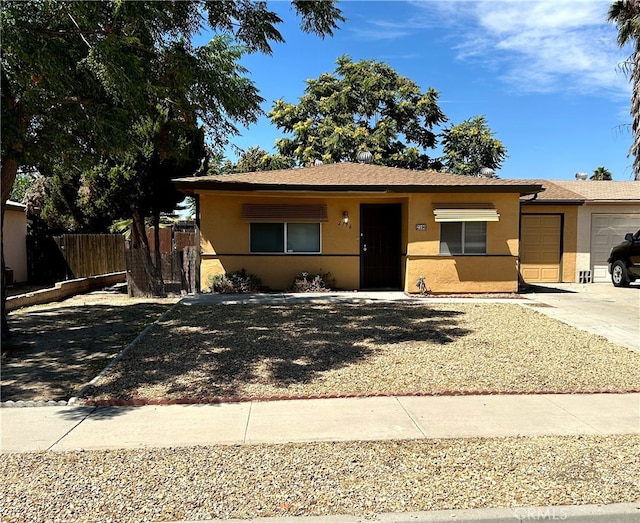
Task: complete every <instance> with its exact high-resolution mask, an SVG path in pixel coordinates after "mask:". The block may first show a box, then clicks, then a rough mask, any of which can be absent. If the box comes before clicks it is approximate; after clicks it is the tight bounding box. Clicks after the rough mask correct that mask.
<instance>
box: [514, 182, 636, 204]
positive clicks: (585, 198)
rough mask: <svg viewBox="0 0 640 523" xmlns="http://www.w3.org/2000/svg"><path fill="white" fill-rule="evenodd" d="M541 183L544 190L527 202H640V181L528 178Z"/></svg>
mask: <svg viewBox="0 0 640 523" xmlns="http://www.w3.org/2000/svg"><path fill="white" fill-rule="evenodd" d="M528 181H529V182H537V183H541V184H542V186H543V191H542V192H540V193H538V194H537V195H535V196H534V197H533V198H531V199H529V198H527V199H526V201H527V202H536V203H541V204H544V203H565V204H575V205H581V204H583V203H596V202H598V203H608V202H612V203H615V202H618V203H623V202H624V203H636V202H639V203H640V182H637V181H636V182H615V181H604V180H589V181H587V180H584V181H582V180H581V181H577V180H576V181H564V180H528Z"/></svg>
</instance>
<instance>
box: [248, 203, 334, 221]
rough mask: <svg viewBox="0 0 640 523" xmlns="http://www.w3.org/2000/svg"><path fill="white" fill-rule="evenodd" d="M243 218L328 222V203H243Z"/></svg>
mask: <svg viewBox="0 0 640 523" xmlns="http://www.w3.org/2000/svg"><path fill="white" fill-rule="evenodd" d="M242 219H243V220H273V221H282V222H291V221H296V222H326V221H328V220H329V218H328V215H327V206H326V205H296V204H254V203H245V204H243V205H242Z"/></svg>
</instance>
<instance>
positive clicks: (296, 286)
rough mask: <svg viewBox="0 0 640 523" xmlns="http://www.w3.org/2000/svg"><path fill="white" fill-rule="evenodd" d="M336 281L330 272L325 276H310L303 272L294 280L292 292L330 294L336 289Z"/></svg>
mask: <svg viewBox="0 0 640 523" xmlns="http://www.w3.org/2000/svg"><path fill="white" fill-rule="evenodd" d="M335 284H336V281H335V279H334V278H332V276H331V273H330V272H326V273H324V274H310V273H308V272H301V273H300V274H298V275H297V276H296V277H295V279H294V280H293V284H292V285H291V291H292V292H329V291H330V290H331V289H332V288H333V287H335Z"/></svg>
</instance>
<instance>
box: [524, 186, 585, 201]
mask: <svg viewBox="0 0 640 523" xmlns="http://www.w3.org/2000/svg"><path fill="white" fill-rule="evenodd" d="M527 181H528V182H531V183H539V184H541V185H542V189H543V190H542V192H539V193H538V194H536V195H534V196H532V197H531V196H527V197H526V198H523V201H530V202H539V203H552V202H553V203H555V202H562V203H573V204H576V205H581V204H582V203H583V202H584V197H583V196H581V195H579V194H577V193H575V192H573V191H571V190H569V189H565V188H564V187H562V186H561V185H558V184H557V183H555V182H551V181H550V180H527Z"/></svg>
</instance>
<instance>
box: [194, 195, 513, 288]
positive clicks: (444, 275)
mask: <svg viewBox="0 0 640 523" xmlns="http://www.w3.org/2000/svg"><path fill="white" fill-rule="evenodd" d="M246 203H253V204H264V203H269V204H323V205H327V213H328V221H326V222H322V225H321V248H322V254H321V255H284V254H282V255H254V254H250V252H249V251H250V247H249V240H250V239H249V222H248V221H246V220H243V219H242V217H241V210H242V205H243V204H246ZM365 203H400V204H401V205H402V228H401V231H400V234H401V236H402V238H401V244H402V274H403V281H402V286H403V289H404V290H405V291H406V292H418V289H417V287H416V286H415V282H416V280H417V279H418V278H419V277H424V278H425V282H426V285H427V287H428V288H429V289H430V290H431V291H432V292H434V293H452V292H456V293H466V292H515V291H517V286H518V272H517V257H518V245H519V242H518V231H519V206H520V204H519V200H518V195H517V194H399V195H388V196H384V197H378V196H366V195H362V194H355V195H346V194H339V193H337V194H323V195H318V194H312V193H309V194H308V195H300V196H297V195H296V196H291V195H283V194H281V195H277V194H272V195H268V196H262V195H260V196H257V195H253V194H247V193H236V192H213V191H204V192H202V193H201V194H200V209H201V216H200V233H201V235H200V237H201V253H202V265H201V267H202V270H201V277H202V288H203V289H207V288H208V287H209V286H210V285H209V284H208V282H209V281H210V278H211V277H212V276H213V275H216V274H220V273H225V272H227V273H228V272H233V271H236V270H240V269H243V268H244V269H245V270H246V271H247V272H249V273H252V274H256V275H258V276H259V277H260V278H261V280H262V282H263V284H264V285H266V286H267V287H269V288H272V289H286V288H288V287H289V286H290V285H291V284H292V283H293V279H294V277H295V275H296V274H298V273H300V272H303V271H306V272H312V273H327V272H330V273H331V275H332V277H333V278H334V279H335V284H336V287H337V288H340V289H358V288H359V286H360V230H359V224H360V205H361V204H365ZM465 203H473V204H486V205H488V206H492V207H495V209H496V211H497V212H498V214H499V221H497V222H489V223H488V226H487V255H486V256H441V255H440V254H439V250H440V224H439V223H438V222H436V221H435V216H434V213H433V210H434V208H435V207H436V206H442V205H444V206H446V205H447V204H458V205H461V204H465ZM345 211H347V212H348V214H349V224H348V226H345V225H344V223H343V221H342V217H343V213H344V212H345ZM422 229H424V230H422Z"/></svg>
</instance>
